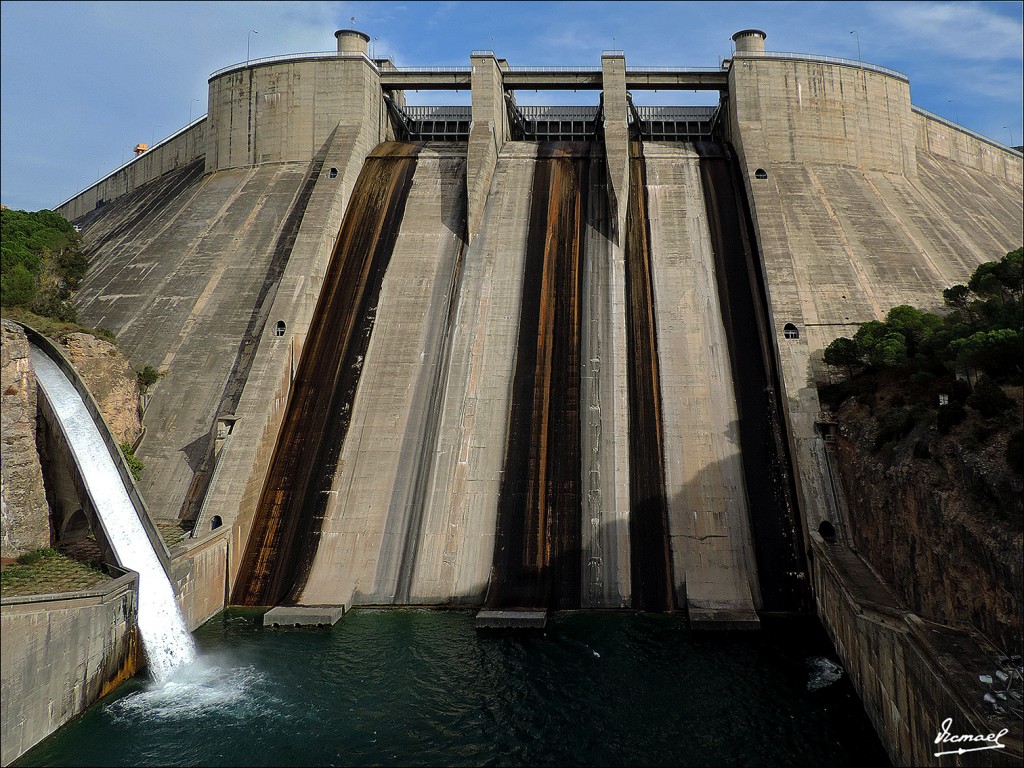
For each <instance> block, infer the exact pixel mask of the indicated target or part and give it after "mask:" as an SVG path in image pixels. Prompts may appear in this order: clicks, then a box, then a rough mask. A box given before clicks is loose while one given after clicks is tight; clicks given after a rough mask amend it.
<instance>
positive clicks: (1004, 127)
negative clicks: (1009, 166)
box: [1003, 125, 1013, 147]
mask: <svg viewBox="0 0 1024 768" xmlns="http://www.w3.org/2000/svg"><path fill="white" fill-rule="evenodd" d="M1003 129H1004V130H1007V131H1009V132H1010V146H1011V147H1012V146H1013V128H1011V127H1010V126H1008V125H1004V126H1003Z"/></svg>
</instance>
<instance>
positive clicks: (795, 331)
mask: <svg viewBox="0 0 1024 768" xmlns="http://www.w3.org/2000/svg"><path fill="white" fill-rule="evenodd" d="M782 335H783V336H785V337H786V338H787V339H799V338H800V329H799V328H797V327H796V326H795V325H793V324H792V323H786V325H785V326H784V327H783V329H782Z"/></svg>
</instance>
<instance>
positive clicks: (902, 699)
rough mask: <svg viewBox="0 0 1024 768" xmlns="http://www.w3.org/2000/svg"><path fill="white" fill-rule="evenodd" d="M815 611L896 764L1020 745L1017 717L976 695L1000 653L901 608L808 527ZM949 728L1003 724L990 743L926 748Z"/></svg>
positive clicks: (948, 760) (990, 757)
mask: <svg viewBox="0 0 1024 768" xmlns="http://www.w3.org/2000/svg"><path fill="white" fill-rule="evenodd" d="M811 553H812V568H811V574H812V578H813V583H814V594H815V600H816V602H817V608H818V615H819V616H820V617H821V620H822V623H823V624H824V625H825V630H826V631H827V632H828V634H829V637H831V638H832V642H833V643H834V644H835V647H836V651H837V652H838V653H839V656H840V658H841V659H842V660H843V664H844V666H845V667H846V670H847V672H848V673H849V675H850V679H851V681H852V682H853V686H854V688H856V690H857V693H858V694H859V695H860V698H861V701H862V702H863V704H864V708H865V710H866V711H867V714H868V717H869V718H870V720H871V722H872V724H873V725H874V726H875V730H876V731H877V732H878V734H879V736H880V737H881V739H882V743H883V744H884V745H885V747H886V749H887V750H888V752H889V757H890V758H891V759H892V761H893V763H894V764H896V765H920V766H925V765H937V766H974V765H988V766H1002V765H1006V766H1010V765H1020V764H1021V756H1022V754H1024V752H1022V749H1024V745H1022V741H1021V735H1022V734H1021V725H1020V721H1019V720H1014V719H1012V717H1007V716H1005V715H997V714H996V713H994V711H993V710H992V708H991V707H990V706H989V705H988V704H987V703H985V701H984V700H983V698H982V697H983V696H984V694H985V692H986V691H987V690H988V689H987V688H986V687H985V686H984V685H982V684H981V683H980V681H979V680H978V675H979V674H992V672H993V671H994V670H995V669H996V668H997V665H996V660H997V659H998V658H999V656H1000V653H999V652H998V651H997V650H996V649H995V648H994V647H992V646H991V645H989V644H988V643H986V642H985V641H984V640H983V639H982V638H981V637H980V636H979V635H977V634H976V633H974V632H971V631H969V630H966V629H958V628H953V627H948V626H943V625H940V624H934V623H932V622H929V621H925V620H924V619H922V618H921V617H919V616H918V615H917V614H915V613H912V612H910V611H907V610H905V609H903V608H902V607H901V606H900V605H899V603H898V602H897V601H896V599H895V598H894V597H893V596H892V594H891V593H890V592H889V590H888V589H887V588H886V587H885V585H884V584H883V583H882V582H881V580H879V579H878V578H877V577H876V576H875V575H874V573H873V572H872V571H871V569H870V568H869V567H868V566H867V564H865V563H864V561H863V560H861V558H860V557H859V556H858V555H857V554H856V553H855V552H854V551H853V550H851V549H849V548H848V547H846V546H845V545H842V544H830V543H826V542H825V541H824V540H823V539H822V538H821V537H820V536H819V535H818V534H817V533H812V534H811ZM947 718H952V723H951V725H950V727H949V729H948V730H949V733H951V734H957V735H959V734H965V735H978V734H981V735H988V734H993V733H999V732H1000V731H1001V730H1002V729H1003V728H1008V729H1009V733H1007V734H1006V735H1005V736H1003V737H1002V739H1001V743H1003V744H1005V745H1006V747H1005V748H1004V749H1000V750H985V751H981V752H970V753H967V754H964V755H943V756H941V757H936V756H935V753H936V752H939V751H943V750H949V749H958V748H959V747H962V746H963V747H972V746H980V745H976V744H973V743H969V744H960V743H957V744H943V745H937V744H936V743H935V739H936V737H937V736H938V734H939V733H940V732H942V731H943V725H942V723H943V721H944V720H946V719H947Z"/></svg>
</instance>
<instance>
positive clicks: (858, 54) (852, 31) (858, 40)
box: [850, 29, 864, 67]
mask: <svg viewBox="0 0 1024 768" xmlns="http://www.w3.org/2000/svg"><path fill="white" fill-rule="evenodd" d="M850 34H851V35H853V36H854V37H855V38H856V39H857V63H858V64H860V65H861V67H863V66H864V59H862V58H861V57H860V34H859V33H858V32H857V30H856V29H854V30H851V31H850Z"/></svg>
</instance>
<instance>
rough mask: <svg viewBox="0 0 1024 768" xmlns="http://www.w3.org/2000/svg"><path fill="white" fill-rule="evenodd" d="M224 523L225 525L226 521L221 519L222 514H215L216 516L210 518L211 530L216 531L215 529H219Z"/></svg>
mask: <svg viewBox="0 0 1024 768" xmlns="http://www.w3.org/2000/svg"><path fill="white" fill-rule="evenodd" d="M222 525H224V521H223V520H221V519H220V515H214V516H213V517H212V518H211V519H210V530H211V531H215V530H217V529H218V528H220V527H221V526H222Z"/></svg>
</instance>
